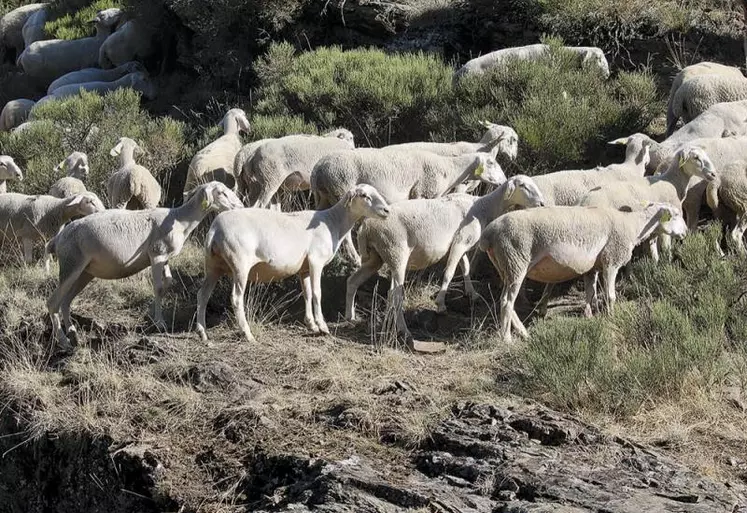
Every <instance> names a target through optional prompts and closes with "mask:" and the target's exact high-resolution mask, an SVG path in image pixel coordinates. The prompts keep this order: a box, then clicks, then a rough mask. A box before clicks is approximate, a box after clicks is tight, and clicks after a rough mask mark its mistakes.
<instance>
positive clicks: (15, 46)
mask: <svg viewBox="0 0 747 513" xmlns="http://www.w3.org/2000/svg"><path fill="white" fill-rule="evenodd" d="M46 5H47V4H46V3H39V4H28V5H23V6H21V7H18V8H17V9H13V10H12V11H10V12H8V13H6V14H5V15H4V16H3V17H2V18H0V52H1V53H2V55H3V56H4V55H7V53H8V49H12V50H13V51H14V52H15V57H16V58H17V57H18V56H19V55H21V52H23V49H24V48H25V44H24V42H23V26H24V25H25V24H26V22H27V21H28V19H29V18H30V17H31V16H32V15H33V14H34V13H36V12H38V11H40V10H42V9H44V8H45V7H46Z"/></svg>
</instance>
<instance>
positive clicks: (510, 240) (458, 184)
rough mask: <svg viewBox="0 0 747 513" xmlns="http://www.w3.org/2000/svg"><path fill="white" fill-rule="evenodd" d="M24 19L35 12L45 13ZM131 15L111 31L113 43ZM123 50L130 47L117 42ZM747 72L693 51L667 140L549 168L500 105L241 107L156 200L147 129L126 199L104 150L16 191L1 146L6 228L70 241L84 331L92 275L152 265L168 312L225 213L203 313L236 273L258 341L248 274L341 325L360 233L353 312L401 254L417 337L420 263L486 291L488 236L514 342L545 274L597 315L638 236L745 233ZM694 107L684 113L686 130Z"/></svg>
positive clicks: (676, 88)
mask: <svg viewBox="0 0 747 513" xmlns="http://www.w3.org/2000/svg"><path fill="white" fill-rule="evenodd" d="M38 5H43V4H38ZM43 9H44V8H43V7H40V8H39V10H37V11H36V13H42V12H44V11H43ZM14 12H15V11H14ZM102 13H104V14H102ZM102 13H99V15H98V16H97V19H96V22H97V24H101V23H102V22H103V21H104V20H106V19H108V18H107V17H108V16H109V14H106V13H105V12H104V11H102ZM11 14H12V13H11ZM26 19H27V21H26V25H28V24H29V23H31V20H32V19H33V17H32V16H27V18H26ZM3 20H5V18H3ZM2 27H3V22H2V21H0V29H2ZM119 30H123V29H122V28H120V29H119ZM119 30H118V31H117V32H115V33H114V34H113V35H111V36H109V37H108V38H99V39H100V45H99V46H100V48H101V49H104V48H105V47H106V43H107V42H108V41H109V40H110V38H112V37H114V35H116V34H117V33H118V32H119ZM2 33H3V35H5V34H7V30H6V31H4V32H2ZM6 41H7V40H6ZM41 42H43V41H39V42H36V43H33V44H31V45H27V46H26V49H25V50H23V52H22V53H21V54H20V56H19V61H20V62H24V61H25V60H26V59H27V58H28V59H30V58H31V57H30V55H33V54H35V52H36V51H37V50H41V49H42V48H44V47H35V46H34V45H38V44H39V43H41ZM53 46H54V45H53ZM31 50H33V51H31ZM569 50H570V52H572V53H573V54H575V55H578V57H579V59H578V64H579V65H580V66H586V65H589V64H591V65H592V66H595V67H596V68H597V69H598V70H599V71H600V72H601V73H603V74H604V76H605V77H606V76H608V75H609V66H608V64H607V61H606V59H605V58H604V55H603V54H602V53H601V51H599V50H598V49H594V48H570V49H569ZM29 51H31V52H30V54H29V56H28V57H25V56H26V55H27V52H29ZM547 51H548V48H547V46H545V45H531V46H530V47H522V48H511V49H505V50H500V51H498V52H494V53H493V54H488V55H486V56H483V57H480V58H478V59H476V60H474V61H470V62H468V63H467V64H466V65H465V66H464V67H463V68H462V69H460V70H458V71H457V72H456V73H455V80H457V79H460V78H461V77H463V76H464V75H466V74H469V73H479V72H482V71H484V70H486V69H489V68H491V67H495V66H500V65H502V64H503V63H505V62H507V61H508V60H510V59H519V60H533V59H538V58H540V57H542V56H544V55H546V53H547ZM123 58H124V57H123ZM29 62H30V61H29ZM81 62H82V61H81ZM109 62H112V63H116V62H117V59H116V58H114V57H112V56H110V57H109ZM79 64H81V63H79ZM24 69H26V68H25V65H24ZM29 69H31V68H29ZM56 69H57V72H60V71H62V68H56ZM65 71H68V70H67V69H65ZM71 71H72V73H83V71H75V70H71ZM84 71H85V70H84ZM48 78H52V77H48ZM58 81H59V79H58ZM740 81H741V82H740ZM743 82H744V83H747V78H744V77H743V76H742V74H741V72H739V70H737V69H736V68H729V67H726V66H722V65H717V64H713V63H700V64H696V65H693V66H689V67H687V68H685V69H684V70H682V71H681V72H680V73H679V74H678V75H677V77H675V80H674V84H673V87H672V93H671V97H670V105H669V112H668V121H669V125H670V126H669V128H670V131H671V132H673V133H670V134H668V138H667V139H666V140H665V141H663V142H661V143H658V142H655V141H653V140H652V139H651V138H649V137H648V136H646V135H644V134H633V135H630V136H628V137H623V138H620V139H618V140H615V141H612V144H618V145H624V146H626V156H625V160H624V161H623V162H621V163H616V164H611V165H608V166H604V167H602V166H598V167H596V168H592V169H583V170H562V171H556V172H553V173H549V174H546V175H541V176H536V177H529V176H525V175H516V176H513V177H511V178H507V177H506V176H505V174H504V172H503V169H502V168H501V166H500V164H499V163H498V161H497V160H496V159H497V157H498V155H501V158H507V159H510V160H513V159H515V158H516V156H517V152H518V144H519V138H518V135H517V133H516V132H515V131H514V130H513V129H512V128H510V127H508V126H503V125H497V124H493V123H490V122H487V121H485V122H483V123H482V125H483V127H484V129H485V132H484V135H483V137H482V138H481V139H480V140H479V141H476V142H467V141H460V142H452V143H434V142H414V143H406V144H397V145H391V146H387V147H384V148H356V147H355V143H354V139H353V134H352V133H351V132H350V131H348V130H346V129H337V130H334V131H331V132H329V133H326V134H324V135H320V136H317V135H307V134H296V135H289V136H285V137H280V138H274V139H263V140H260V141H255V142H252V143H249V144H246V145H243V144H242V139H241V132H248V131H250V130H251V126H250V122H249V119H248V117H247V115H246V113H245V112H244V111H243V110H241V109H231V110H229V111H228V112H227V113H226V115H225V117H224V118H223V121H222V127H223V135H222V136H220V137H219V138H218V139H217V140H215V141H214V142H212V143H211V144H209V145H208V146H206V147H205V148H203V149H201V150H200V151H199V152H197V153H196V155H195V156H194V157H193V159H192V161H191V163H190V166H189V170H188V175H187V179H186V185H185V190H184V201H183V203H182V205H181V206H179V207H175V208H158V204H159V203H160V201H161V188H160V185H159V183H158V181H157V180H156V179H155V178H154V177H153V176H152V175H151V173H150V172H149V170H148V169H146V168H145V167H143V166H141V165H139V164H138V163H137V161H136V158H137V156H138V155H139V153H140V152H141V151H142V150H141V148H140V147H139V146H138V144H137V143H136V142H135V141H133V140H132V139H128V138H124V137H123V138H121V139H120V140H119V141H118V142H117V144H116V146H115V147H114V148H112V149H111V154H112V155H113V156H118V158H119V166H118V167H117V168H116V169H114V170H113V172H112V173H111V175H110V178H109V181H108V183H107V194H108V199H109V202H110V207H111V208H110V209H106V208H105V207H104V205H103V203H102V202H101V200H100V199H99V198H98V197H97V196H96V195H95V194H93V193H92V192H89V191H87V190H86V186H85V181H86V178H87V176H88V174H89V166H88V159H87V157H86V155H85V154H83V153H80V152H75V153H73V154H71V155H70V156H69V157H68V158H66V159H65V160H64V161H63V162H62V163H61V164H60V165H59V166H58V167H57V168H56V169H55V172H59V173H64V174H66V176H65V177H63V178H61V179H60V180H59V181H58V182H56V183H55V184H54V185H53V186H52V188H51V189H50V191H49V194H48V195H39V196H26V195H22V194H15V193H10V192H7V188H6V181H13V180H21V179H23V174H22V171H21V169H19V167H18V166H17V165H16V164H15V162H14V161H13V159H12V158H11V157H10V156H0V230H1V231H2V232H3V234H4V238H5V239H6V241H7V240H8V239H13V240H18V241H20V242H21V245H22V247H23V254H24V259H25V261H26V262H28V263H31V262H32V261H33V244H34V242H37V241H38V242H43V241H46V245H45V257H44V260H45V265H46V266H47V269H48V268H49V263H50V260H51V259H52V258H53V257H56V258H57V260H58V262H59V286H58V287H57V288H56V290H55V291H54V293H53V294H52V296H51V297H50V298H49V300H48V302H47V305H48V309H49V313H50V315H51V317H52V323H53V330H54V335H55V337H56V338H57V339H58V340H59V341H60V342H61V343H62V344H63V345H68V344H69V338H68V337H74V335H75V326H74V325H73V324H72V323H71V320H70V305H71V302H72V301H73V300H74V298H75V297H76V296H77V295H78V294H79V293H80V292H81V291H82V290H83V289H84V288H85V287H86V285H87V284H88V283H90V282H91V280H93V279H94V278H101V279H121V278H125V277H128V276H131V275H133V274H135V273H137V272H139V271H141V270H144V269H146V268H148V267H150V268H151V272H152V280H153V288H154V295H155V311H154V319H155V321H156V323H157V324H158V325H160V326H161V327H163V328H165V322H164V319H163V314H162V308H161V299H162V297H163V294H164V292H165V291H166V290H167V289H168V288H169V286H170V285H171V282H172V274H171V270H170V268H169V260H170V259H171V258H172V257H174V256H176V255H177V254H179V252H180V251H181V250H182V248H183V246H184V244H185V242H186V240H187V239H188V238H189V237H190V235H191V234H192V232H193V231H194V230H195V229H196V228H197V226H198V225H199V224H200V223H201V221H203V219H205V218H206V217H207V216H208V214H211V213H217V214H218V215H217V216H214V220H213V221H212V224H211V226H210V229H209V231H208V232H207V235H206V238H205V243H204V247H205V279H204V282H203V284H202V286H201V288H200V290H199V293H198V298H197V299H198V306H197V322H196V329H197V331H198V333H199V334H200V336H201V337H202V338H203V339H204V340H207V330H206V328H207V327H206V322H205V315H206V308H207V303H208V300H209V298H210V296H211V294H212V292H213V290H214V288H215V286H216V283H217V282H218V280H219V279H220V277H221V276H223V275H230V276H231V277H232V278H233V290H232V294H231V302H232V305H233V309H234V313H235V316H236V319H237V322H238V326H239V328H240V329H241V331H242V332H243V334H244V336H245V337H246V339H247V340H249V341H253V340H254V336H253V334H252V332H251V329H250V326H249V323H248V322H247V318H246V312H245V303H244V301H245V294H246V286H247V283H248V282H271V281H276V280H281V279H284V278H287V277H290V276H293V275H298V277H299V279H300V281H301V285H302V289H303V295H304V298H305V322H306V325H307V326H308V328H309V329H310V330H312V331H313V332H315V333H320V332H321V333H329V328H328V326H327V323H326V322H325V319H324V317H323V315H322V308H321V305H322V298H321V296H322V290H321V278H322V273H323V270H324V267H325V266H326V265H327V264H328V263H329V262H330V261H331V260H332V259H333V258H334V256H335V254H336V253H337V251H338V249H339V248H340V247H341V246H343V245H344V246H345V249H346V252H347V253H348V256H349V258H350V259H351V260H352V261H353V262H354V263H355V264H356V265H357V269H356V270H355V271H354V272H353V274H352V275H351V276H350V277H349V278H348V281H347V294H346V305H345V312H344V313H345V317H346V318H347V319H349V320H351V321H355V320H356V309H355V297H356V292H357V290H358V288H359V287H360V286H361V285H362V284H363V283H364V282H365V281H366V280H368V279H369V278H370V277H372V276H373V275H374V274H376V273H377V272H378V271H379V270H380V269H381V268H382V267H383V266H385V265H386V267H387V268H388V270H389V273H390V276H391V287H390V291H389V298H388V301H389V307H390V308H392V309H394V312H395V319H396V326H397V331H398V332H399V333H400V334H402V335H403V336H405V337H406V338H407V339H408V340H412V337H411V335H410V333H409V331H408V329H407V326H406V324H405V320H404V316H403V299H404V282H405V275H406V272H407V271H408V270H419V269H425V268H427V267H430V266H432V265H434V264H436V263H438V262H444V261H445V264H446V265H445V270H444V276H443V280H442V284H441V288H440V291H439V293H438V296H437V298H436V303H437V307H438V310H439V311H444V310H445V309H446V302H445V297H446V294H447V291H448V288H449V285H450V283H451V281H452V279H453V278H454V275H455V273H456V268H457V266H461V270H462V274H463V275H464V287H465V292H466V294H467V295H469V296H470V297H474V296H476V292H475V290H474V287H473V285H472V283H471V281H470V263H471V261H470V258H469V256H468V254H469V253H470V252H471V251H472V250H474V249H475V248H479V249H480V250H482V251H485V252H486V253H487V255H488V256H489V258H490V260H491V262H492V264H493V265H494V267H495V269H496V271H497V272H498V274H499V276H500V278H501V281H502V283H503V290H502V293H501V297H500V322H501V327H500V330H501V337H502V339H503V340H504V341H506V342H510V341H511V339H512V337H511V328H512V327H513V328H514V330H515V331H516V332H518V334H520V335H521V336H526V335H527V331H526V328H525V327H524V325H523V323H522V321H521V319H520V318H519V317H518V315H517V314H516V312H515V310H514V302H515V300H516V298H517V296H518V294H519V293H520V289H521V286H522V283H523V282H524V280H525V279H526V278H529V279H532V280H535V281H538V282H541V283H545V284H546V288H545V292H544V294H543V297H542V299H541V301H540V305H539V310H540V312H542V311H544V310H546V306H547V301H548V299H549V297H550V295H551V292H552V286H553V284H556V283H560V282H564V281H568V280H572V279H576V278H578V277H583V278H584V285H585V291H586V303H585V309H584V311H585V315H587V316H591V315H592V314H593V313H594V310H595V309H598V306H599V305H598V301H597V281H598V275H599V273H601V274H602V278H603V282H604V294H603V296H604V300H605V305H606V307H607V308H608V309H609V308H612V306H613V305H614V302H615V297H616V294H615V282H616V278H617V274H618V271H619V270H620V268H621V267H622V266H624V265H626V264H627V263H628V262H629V261H630V259H631V258H632V253H633V249H634V248H635V247H636V246H638V245H640V244H643V243H646V245H647V247H648V249H649V251H650V253H651V256H652V257H653V258H654V259H658V258H659V251H660V250H661V251H663V252H665V253H667V254H668V253H669V251H670V246H671V239H672V238H682V237H684V236H685V235H686V234H687V232H688V230H692V229H694V228H695V227H696V225H697V223H698V220H699V218H700V210H701V207H702V205H703V203H704V202H707V203H708V205H709V206H710V207H711V208H712V209H713V210H714V213H715V214H716V215H717V216H718V217H720V218H721V219H724V220H725V222H726V223H727V224H730V225H731V226H732V231H731V235H732V240H733V242H734V246H735V248H736V249H737V250H738V251H742V252H744V251H745V248H744V244H743V240H742V239H743V234H744V231H745V229H747V88H746V89H744V93H742V91H743V90H742V89H740V87H741V85H742V83H743ZM58 83H59V82H58ZM60 87H65V86H64V85H63V86H60ZM734 94H735V95H737V96H736V97H735V96H732V95H734ZM4 112H5V111H4ZM679 117H682V118H684V121H685V122H686V123H685V124H684V126H682V127H681V128H680V129H679V130H677V131H674V128H675V125H676V122H677V119H678V118H679ZM0 118H3V119H5V117H4V115H3V116H0ZM6 129H7V128H6ZM481 183H485V184H489V187H492V192H489V193H487V194H486V195H484V196H477V195H474V194H471V193H472V192H475V191H477V190H480V189H478V186H479V185H480V184H481ZM282 191H311V193H312V194H313V197H314V201H315V206H316V209H317V210H304V211H300V212H282V211H281V204H280V201H279V194H280V193H281V192H282ZM354 231H355V232H356V234H357V237H356V238H357V244H356V243H354V241H353V235H352V234H353V232H354ZM60 317H61V318H60Z"/></svg>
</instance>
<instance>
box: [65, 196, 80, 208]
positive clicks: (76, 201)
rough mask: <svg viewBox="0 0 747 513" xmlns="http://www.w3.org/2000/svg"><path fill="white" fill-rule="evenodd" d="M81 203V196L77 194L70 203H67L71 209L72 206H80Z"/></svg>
mask: <svg viewBox="0 0 747 513" xmlns="http://www.w3.org/2000/svg"><path fill="white" fill-rule="evenodd" d="M82 201H83V195H82V194H78V195H76V196H73V199H72V200H70V203H68V205H69V206H71V207H72V206H73V205H78V204H80V203H81V202H82Z"/></svg>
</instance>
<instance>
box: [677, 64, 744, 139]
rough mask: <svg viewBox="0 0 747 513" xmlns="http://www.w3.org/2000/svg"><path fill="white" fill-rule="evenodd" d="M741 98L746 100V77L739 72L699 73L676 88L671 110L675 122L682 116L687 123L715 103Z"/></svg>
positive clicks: (739, 99) (734, 100)
mask: <svg viewBox="0 0 747 513" xmlns="http://www.w3.org/2000/svg"><path fill="white" fill-rule="evenodd" d="M741 100H747V78H745V77H744V76H743V75H742V74H741V73H740V74H739V76H733V75H720V74H711V75H699V76H697V77H693V78H691V79H689V80H687V81H685V82H683V83H682V85H681V86H680V87H679V89H677V93H676V94H675V95H674V99H673V100H672V112H673V116H674V118H675V122H676V120H677V119H679V118H682V120H683V121H684V122H685V123H688V122H690V121H692V120H693V119H695V118H696V117H698V116H699V115H700V114H702V113H703V112H705V111H706V110H707V109H708V108H709V107H712V106H714V105H716V104H717V103H721V102H736V101H741ZM667 133H670V132H669V131H667Z"/></svg>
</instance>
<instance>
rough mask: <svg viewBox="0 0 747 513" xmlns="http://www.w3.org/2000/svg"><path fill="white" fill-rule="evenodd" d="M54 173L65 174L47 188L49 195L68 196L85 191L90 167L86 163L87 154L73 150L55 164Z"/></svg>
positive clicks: (56, 196)
mask: <svg viewBox="0 0 747 513" xmlns="http://www.w3.org/2000/svg"><path fill="white" fill-rule="evenodd" d="M54 171H55V173H61V172H62V173H65V176H64V177H62V178H60V179H59V180H57V181H56V182H55V183H54V184H52V187H50V189H49V195H50V196H54V197H55V198H69V197H70V196H75V195H76V194H81V193H83V192H86V185H85V181H86V180H88V175H89V173H90V172H91V168H90V166H89V165H88V155H86V154H85V153H83V152H80V151H74V152H73V153H71V154H70V155H68V156H67V157H66V158H65V160H63V161H62V162H60V163H59V164H57V166H56V167H55V168H54Z"/></svg>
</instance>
